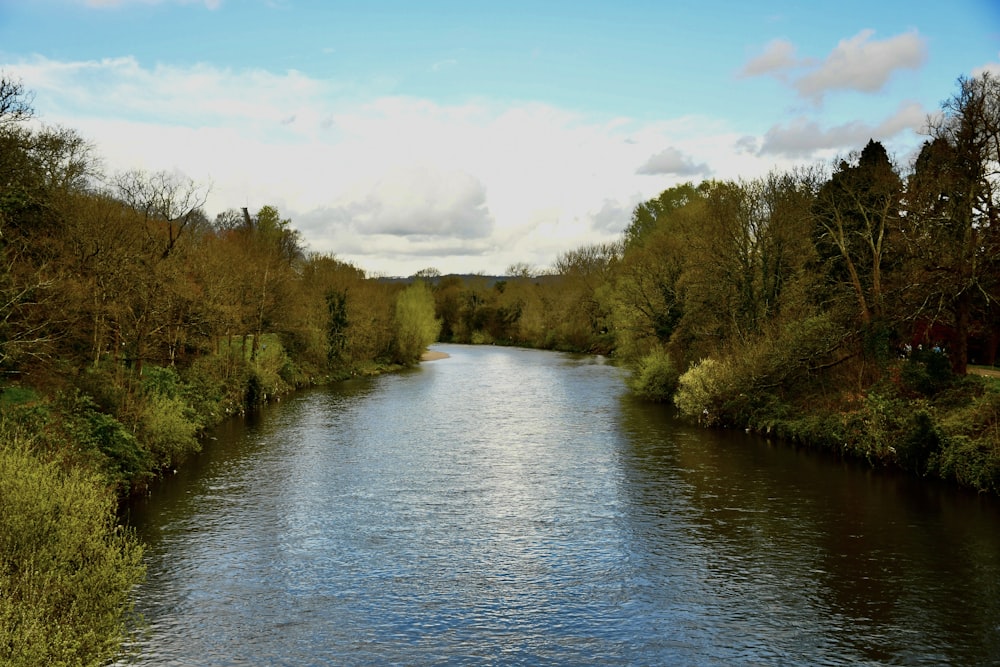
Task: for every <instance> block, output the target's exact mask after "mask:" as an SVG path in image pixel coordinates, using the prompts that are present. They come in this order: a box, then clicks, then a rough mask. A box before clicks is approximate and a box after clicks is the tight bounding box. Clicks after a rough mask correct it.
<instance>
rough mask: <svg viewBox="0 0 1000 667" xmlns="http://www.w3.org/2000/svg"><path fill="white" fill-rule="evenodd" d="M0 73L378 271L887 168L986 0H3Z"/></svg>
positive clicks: (980, 56)
mask: <svg viewBox="0 0 1000 667" xmlns="http://www.w3.org/2000/svg"><path fill="white" fill-rule="evenodd" d="M0 68H2V69H3V70H4V71H5V72H6V73H7V74H8V75H12V76H15V77H19V78H21V79H22V80H23V82H24V84H25V86H26V87H27V88H29V89H31V90H33V91H35V94H36V97H35V107H36V111H37V113H38V116H39V119H40V120H41V121H42V122H45V123H50V124H60V125H65V126H69V127H72V128H74V129H76V130H77V131H79V132H80V133H81V134H82V135H83V136H84V137H86V138H87V139H89V140H91V141H92V142H93V143H94V145H95V146H96V149H97V151H98V153H99V154H100V155H101V156H102V157H103V162H104V168H105V171H106V172H107V173H108V174H109V175H110V174H113V173H114V172H115V171H118V170H122V169H130V168H142V169H147V170H150V171H160V170H167V171H171V172H176V173H177V174H178V175H182V176H185V177H189V178H193V179H194V180H196V181H198V182H200V183H204V184H206V185H209V184H210V185H211V191H210V194H209V199H208V201H207V203H206V212H207V213H208V214H209V215H215V214H216V213H218V212H219V211H222V210H224V209H226V208H230V207H241V206H249V207H250V208H251V209H256V208H259V207H260V206H262V205H264V204H272V205H276V206H277V207H278V208H279V210H281V211H282V213H284V214H285V215H286V216H287V217H290V218H291V219H292V220H293V223H294V225H295V226H296V228H298V229H299V230H300V231H302V233H303V235H304V237H305V240H306V241H307V242H308V244H309V246H310V248H311V249H313V250H317V251H322V252H330V253H334V254H336V255H337V256H338V257H339V258H341V259H344V260H347V261H351V262H353V263H354V264H356V265H358V266H359V267H361V268H364V269H366V270H368V271H369V272H372V273H380V274H386V275H408V274H410V273H413V272H415V271H417V270H419V269H422V268H427V267H435V268H437V269H439V270H441V271H444V272H451V271H456V272H477V271H482V272H486V273H502V272H503V271H504V270H505V268H506V267H507V266H508V265H510V264H512V263H515V262H527V263H529V264H532V265H534V266H536V267H539V268H544V267H546V266H550V265H551V264H552V262H553V260H554V259H555V257H556V256H557V255H558V254H559V253H560V252H562V251H565V250H569V249H572V248H575V247H578V246H580V245H583V244H587V243H596V242H603V241H608V240H612V239H614V238H616V237H617V236H618V235H620V233H621V231H622V229H624V227H625V226H626V225H627V224H628V221H629V217H630V214H631V210H632V209H633V208H634V206H635V204H636V203H638V202H639V201H642V200H644V199H648V198H650V197H653V196H655V195H656V194H658V193H659V192H660V191H661V190H663V189H665V188H667V187H669V186H671V185H674V184H676V183H679V182H684V181H687V180H692V181H695V182H697V181H700V180H702V179H705V178H723V179H737V178H754V177H757V176H761V175H763V174H766V173H767V172H768V171H770V170H772V169H787V168H790V167H793V166H796V165H812V164H815V163H823V164H829V163H830V160H832V159H833V158H835V157H836V156H838V155H843V154H846V153H847V152H849V151H851V150H856V149H859V148H861V147H862V146H863V145H864V143H866V142H867V140H868V138H869V137H874V138H876V139H879V140H881V141H883V143H885V144H886V146H887V148H888V149H889V150H890V153H891V154H892V155H894V157H895V158H896V160H897V161H898V162H899V163H900V164H901V166H902V167H904V168H905V167H906V166H907V165H908V162H909V160H910V159H911V158H912V154H913V152H914V150H915V149H916V148H917V147H918V146H919V143H920V141H922V139H923V137H922V135H921V134H920V130H921V128H922V127H923V126H924V123H925V121H926V118H927V115H928V114H932V113H934V112H935V111H936V110H937V109H938V108H939V107H940V103H941V101H942V100H944V99H946V98H947V97H949V96H950V95H951V94H952V93H953V92H954V90H955V81H956V79H957V78H958V77H959V76H961V75H975V74H976V73H978V72H980V71H982V70H984V69H988V68H992V69H994V70H997V71H1000V2H996V0H956V1H954V2H950V3H940V2H923V1H912V0H911V1H907V2H904V1H885V2H872V1H871V0H868V1H866V2H855V1H853V0H850V1H842V2H837V3H813V2H793V1H790V0H789V1H774V2H745V1H738V0H702V1H694V0H678V1H674V2H668V1H665V0H664V1H661V2H638V1H630V0H620V1H619V2H592V1H586V0H577V1H575V2H562V1H559V2H540V1H535V2H522V1H520V0H513V1H510V0H508V1H507V2H503V3H496V2H493V3H477V2H470V1H468V0H466V1H465V2H457V1H450V0H449V1H439V2H435V1H429V2H421V3H415V2H403V1H401V0H400V1H393V2H379V1H372V2H364V3H354V2H350V3H349V2H338V1H330V2H304V1H300V0H24V1H15V0H0Z"/></svg>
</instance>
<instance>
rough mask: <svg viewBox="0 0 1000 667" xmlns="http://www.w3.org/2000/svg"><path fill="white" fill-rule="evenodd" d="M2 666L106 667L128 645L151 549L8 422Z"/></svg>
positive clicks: (0, 449)
mask: <svg viewBox="0 0 1000 667" xmlns="http://www.w3.org/2000/svg"><path fill="white" fill-rule="evenodd" d="M0 443H2V445H0V591H3V594H2V595H0V663H3V664H4V665H10V666H11V667H19V666H24V667H35V666H36V665H94V666H97V665H104V664H107V663H108V661H109V659H111V658H113V657H114V656H115V655H116V654H118V652H119V647H120V646H121V644H122V642H123V640H124V639H125V638H126V636H127V632H128V627H127V625H126V623H127V620H128V618H129V616H128V615H129V611H130V608H131V605H130V597H129V596H130V592H131V589H132V587H133V586H134V585H135V584H136V583H137V582H138V581H139V580H140V578H141V577H142V575H143V565H142V550H141V547H140V545H139V543H138V541H137V540H136V539H135V537H134V536H133V535H132V534H131V533H130V532H128V531H125V530H123V529H122V528H121V527H120V526H118V525H117V524H116V519H115V498H114V496H113V495H111V494H110V493H108V492H106V491H105V490H104V488H103V485H101V484H100V482H99V481H98V480H96V479H94V478H92V477H91V476H89V475H88V474H87V473H85V472H83V471H82V470H81V469H80V468H77V467H69V468H66V467H65V466H63V465H61V464H60V463H59V461H57V460H47V459H45V458H43V457H42V456H40V455H39V454H38V453H37V452H35V451H32V448H31V445H30V438H29V437H28V436H27V435H26V434H25V433H24V432H23V431H19V430H18V429H17V428H16V427H15V426H13V425H11V424H10V423H8V422H6V421H2V422H0Z"/></svg>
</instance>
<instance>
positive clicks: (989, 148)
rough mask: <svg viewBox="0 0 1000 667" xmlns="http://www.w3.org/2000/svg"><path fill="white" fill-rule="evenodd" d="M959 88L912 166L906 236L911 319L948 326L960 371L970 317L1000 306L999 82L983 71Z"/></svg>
mask: <svg viewBox="0 0 1000 667" xmlns="http://www.w3.org/2000/svg"><path fill="white" fill-rule="evenodd" d="M958 87H959V89H958V91H957V92H956V93H955V95H954V96H953V97H952V98H951V99H949V100H947V101H946V102H945V103H944V105H943V109H942V110H943V113H942V114H941V116H940V117H938V118H936V119H934V120H932V121H931V123H930V127H929V131H930V135H931V137H932V138H931V140H930V141H928V142H926V143H925V144H924V146H923V148H922V149H921V151H920V154H919V155H918V157H917V160H916V163H915V165H914V171H913V175H912V176H911V178H910V182H909V193H908V199H909V206H910V209H911V210H910V212H909V215H908V216H907V218H908V220H907V225H906V229H905V232H906V236H905V238H906V241H907V244H908V249H909V254H910V257H911V258H912V259H913V260H914V261H915V268H916V269H917V270H918V271H919V274H918V275H919V278H918V280H919V282H920V285H921V286H920V287H919V288H918V289H915V290H911V299H910V300H911V302H912V303H914V304H915V305H916V307H917V311H916V317H918V318H922V319H925V320H926V321H927V322H928V323H930V324H932V323H935V322H943V323H944V324H946V325H947V326H949V327H950V328H951V329H952V331H953V335H952V336H951V341H950V345H949V348H948V354H949V355H950V357H951V361H952V366H953V368H954V370H955V372H957V373H965V371H966V367H967V365H968V356H969V352H968V341H969V337H970V334H971V332H972V329H973V327H974V320H975V319H976V318H977V317H979V318H985V317H986V313H987V310H988V309H989V308H990V307H991V306H992V307H994V308H995V307H996V306H997V304H1000V274H998V271H1000V201H998V196H1000V80H998V79H997V78H996V77H995V76H993V75H991V74H990V73H988V72H986V73H983V74H981V75H980V76H978V77H976V78H971V79H970V78H965V77H963V78H960V79H959V81H958ZM912 293H915V294H916V296H915V297H914V296H912Z"/></svg>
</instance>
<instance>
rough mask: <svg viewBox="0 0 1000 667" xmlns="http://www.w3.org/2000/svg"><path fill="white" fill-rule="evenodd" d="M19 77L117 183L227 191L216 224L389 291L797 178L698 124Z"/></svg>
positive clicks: (215, 79)
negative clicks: (424, 273) (160, 182)
mask: <svg viewBox="0 0 1000 667" xmlns="http://www.w3.org/2000/svg"><path fill="white" fill-rule="evenodd" d="M5 68H6V69H7V70H8V71H9V72H10V73H11V74H12V75H15V76H17V77H20V78H22V79H23V80H24V81H25V85H26V86H27V87H29V88H30V89H32V90H34V91H35V92H36V93H37V96H36V100H35V107H36V109H37V110H38V113H39V115H40V117H41V119H42V120H44V121H45V122H50V123H62V124H64V125H66V126H69V127H72V128H75V129H77V130H78V131H79V132H80V133H81V134H82V135H83V136H84V137H86V138H88V139H90V140H92V141H93V142H94V143H95V144H96V146H97V149H98V152H99V153H100V154H101V155H102V156H103V157H104V162H105V164H106V165H107V167H108V170H109V171H114V170H118V169H128V168H134V167H139V168H144V169H148V170H153V171H156V170H161V169H165V170H168V171H174V170H177V171H180V172H182V173H184V174H186V175H187V176H189V177H191V178H193V179H195V180H196V181H197V182H200V183H211V184H212V189H211V193H210V195H209V200H208V202H207V204H206V212H207V213H208V214H209V215H210V216H212V215H215V214H216V213H218V212H220V211H222V210H224V209H227V208H239V207H242V206H247V207H249V208H251V209H252V210H254V209H257V208H259V207H260V206H262V205H264V204H272V205H274V206H277V207H278V209H279V210H280V211H281V212H282V214H283V215H285V216H287V217H289V218H291V219H292V221H293V224H295V226H296V227H297V228H298V229H300V230H301V231H302V233H303V235H304V238H305V240H306V241H307V242H308V243H309V245H310V247H311V248H312V249H314V250H318V251H323V252H333V253H335V254H337V256H338V257H341V258H342V259H345V260H347V261H352V262H354V263H355V264H356V265H358V266H359V267H361V268H364V269H366V270H369V271H373V272H376V273H385V274H390V275H406V274H409V273H412V272H414V271H416V270H419V269H422V268H425V267H427V266H437V267H438V268H439V269H440V270H442V271H445V272H449V271H459V272H468V271H479V270H482V271H487V272H500V271H503V270H504V268H505V267H507V266H509V265H511V264H513V263H516V262H526V263H528V264H532V265H534V266H538V267H545V266H550V265H551V264H552V262H553V261H554V259H555V258H556V256H557V255H559V254H560V253H562V252H565V251H566V250H569V249H572V248H575V247H578V246H580V245H584V244H590V243H598V242H605V241H610V240H613V239H614V238H617V236H618V235H619V234H620V233H621V230H622V229H624V227H625V226H626V225H627V224H628V221H629V218H630V216H631V211H632V209H633V208H634V206H635V205H636V204H637V203H638V202H639V201H642V200H645V199H648V198H650V197H653V196H655V195H657V194H658V193H659V192H660V191H661V190H663V189H664V188H666V187H670V186H671V185H674V184H676V183H677V182H680V181H681V180H688V179H689V178H690V176H691V175H693V174H695V173H709V172H711V173H713V174H715V175H717V176H718V177H719V178H738V177H753V176H755V175H759V174H763V173H766V172H767V171H769V170H771V169H773V168H775V167H776V166H778V167H781V166H783V161H784V160H785V158H784V153H783V152H782V151H778V152H777V153H773V154H768V155H763V156H762V155H761V154H760V153H756V152H743V153H737V152H735V151H734V150H733V146H734V145H735V144H736V143H737V141H739V139H740V137H741V136H743V135H744V134H746V133H745V132H739V133H738V132H736V131H734V130H733V129H732V128H731V127H729V126H728V125H727V124H726V123H724V122H721V121H718V120H711V119H706V118H703V117H696V116H689V117H683V118H676V119H670V120H662V121H655V122H648V121H647V122H641V123H640V122H637V121H635V120H632V119H629V118H622V117H588V116H585V115H582V114H580V113H577V112H573V111H569V110H566V109H560V108H557V107H553V106H551V105H546V104H540V103H531V102H521V103H507V102H501V101H496V100H489V99H470V100H467V101H465V102H463V103H459V104H439V103H435V102H433V101H430V100H427V99H421V98H416V97H403V96H394V97H386V96H382V97H370V96H369V97H364V96H362V95H360V93H358V91H357V90H356V89H353V88H347V87H343V86H340V85H338V84H337V83H336V82H330V81H326V80H316V79H312V78H310V77H307V76H305V75H303V74H302V73H300V72H295V71H286V72H267V71H262V70H252V69H247V70H232V69H226V68H216V67H211V66H207V65H196V66H192V67H188V68H181V67H171V66H165V65H157V66H154V67H145V66H142V65H140V64H139V63H138V62H137V61H136V60H134V59H132V58H118V59H107V60H101V61H85V62H57V61H52V60H45V59H41V58H36V59H32V60H28V61H25V62H21V63H12V64H8V65H5ZM664 146H669V147H670V148H668V149H666V150H665V149H664V148H663V147H664ZM692 155H697V156H698V161H697V162H695V160H694V159H693V158H692V157H691V156H692ZM650 156H652V157H650ZM644 163H645V167H646V169H645V172H646V173H645V174H637V173H636V165H643V164H644ZM650 174H652V175H653V176H655V177H653V176H651V175H650ZM685 177H687V178H685Z"/></svg>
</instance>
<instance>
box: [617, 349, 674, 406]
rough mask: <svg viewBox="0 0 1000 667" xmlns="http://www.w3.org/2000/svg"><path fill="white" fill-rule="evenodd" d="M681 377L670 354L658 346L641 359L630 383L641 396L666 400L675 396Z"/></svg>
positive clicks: (631, 387) (634, 391)
mask: <svg viewBox="0 0 1000 667" xmlns="http://www.w3.org/2000/svg"><path fill="white" fill-rule="evenodd" d="M679 379H680V373H678V372H677V367H676V366H674V362H673V361H672V360H671V358H670V355H669V354H668V353H667V352H665V351H664V350H662V349H660V348H656V349H654V350H653V351H651V352H650V353H649V354H647V355H646V356H644V357H643V358H642V359H640V360H639V362H638V363H637V364H636V368H635V370H634V371H633V372H632V375H631V376H630V378H629V383H628V384H629V388H630V389H631V390H632V392H633V393H634V394H635V395H636V396H638V397H639V398H642V399H644V400H647V401H655V402H664V401H669V400H670V399H671V398H673V395H674V392H675V391H677V382H678V380H679Z"/></svg>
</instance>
